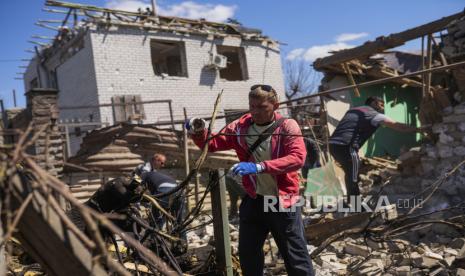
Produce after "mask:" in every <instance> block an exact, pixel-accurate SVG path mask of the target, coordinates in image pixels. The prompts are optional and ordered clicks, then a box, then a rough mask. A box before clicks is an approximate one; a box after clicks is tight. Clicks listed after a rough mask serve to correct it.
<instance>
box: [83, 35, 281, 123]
mask: <svg viewBox="0 0 465 276" xmlns="http://www.w3.org/2000/svg"><path fill="white" fill-rule="evenodd" d="M91 38H92V48H93V53H94V62H95V71H96V76H97V87H98V97H99V102H101V103H110V102H111V97H112V96H115V95H124V94H135V95H141V96H142V100H143V101H147V100H156V99H158V100H162V99H163V100H164V99H172V100H173V109H174V116H175V119H182V118H183V109H182V108H183V107H186V109H187V113H188V116H193V115H203V116H209V115H210V114H211V112H212V110H213V105H214V101H215V99H216V96H217V94H218V92H220V91H221V89H224V93H223V98H222V102H221V107H220V110H221V111H223V110H224V109H244V108H247V107H248V98H247V93H248V91H249V87H250V86H251V85H253V84H256V83H267V84H271V85H272V86H273V87H275V88H276V89H277V91H278V92H279V94H280V97H281V99H284V84H283V77H282V71H281V59H280V53H279V51H277V50H272V49H267V48H266V47H263V46H262V45H261V43H259V42H247V41H242V42H241V41H240V40H239V39H226V40H224V41H223V40H219V39H216V40H215V41H214V42H212V41H208V40H206V37H204V36H194V35H190V36H188V37H186V36H180V35H174V34H167V33H161V32H160V33H156V32H147V31H143V30H138V29H135V28H123V27H121V28H119V29H118V28H116V27H113V28H112V29H111V30H110V31H108V32H107V31H105V30H101V31H99V30H94V31H92V34H91ZM150 39H163V40H174V41H183V42H184V43H185V51H186V59H187V71H188V77H187V78H184V77H167V78H162V77H161V76H156V75H155V74H154V72H153V68H152V62H151V56H150ZM212 43H214V44H222V43H224V44H223V45H230V46H237V45H238V43H240V45H241V46H242V47H244V49H245V54H246V62H247V66H248V74H249V79H248V80H246V81H225V80H221V79H219V75H218V74H215V72H214V71H212V70H208V69H205V68H204V66H205V65H206V64H207V63H208V61H209V57H210V56H209V55H210V54H209V52H210V51H215V48H214V45H212ZM144 109H145V112H146V117H147V118H146V120H144V123H154V122H157V121H166V120H169V111H168V107H167V105H166V104H149V105H145V108H144ZM101 115H102V120H103V121H109V122H110V123H112V122H113V114H112V110H111V108H102V110H101ZM222 124H224V121H220V122H218V124H217V126H218V127H221V125H222Z"/></svg>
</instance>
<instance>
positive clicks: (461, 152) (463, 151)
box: [454, 146, 465, 156]
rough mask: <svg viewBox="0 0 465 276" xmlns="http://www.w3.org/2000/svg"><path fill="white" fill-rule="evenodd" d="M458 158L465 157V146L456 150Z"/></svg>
mask: <svg viewBox="0 0 465 276" xmlns="http://www.w3.org/2000/svg"><path fill="white" fill-rule="evenodd" d="M454 154H455V155H456V156H465V146H458V147H456V148H455V149H454Z"/></svg>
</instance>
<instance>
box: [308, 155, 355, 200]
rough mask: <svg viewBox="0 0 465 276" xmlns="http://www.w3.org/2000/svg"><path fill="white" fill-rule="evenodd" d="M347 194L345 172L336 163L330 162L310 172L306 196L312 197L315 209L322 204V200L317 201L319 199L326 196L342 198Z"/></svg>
mask: <svg viewBox="0 0 465 276" xmlns="http://www.w3.org/2000/svg"><path fill="white" fill-rule="evenodd" d="M345 194H346V189H345V185H344V171H342V169H341V168H340V167H338V166H337V165H336V163H335V162H334V161H332V160H330V161H329V162H327V163H326V164H325V165H323V166H322V167H319V168H314V169H311V170H309V171H308V175H307V186H306V188H305V195H310V196H311V197H312V205H313V206H314V207H318V206H320V205H321V204H322V201H321V200H318V201H317V200H316V199H317V198H318V197H319V198H320V199H322V198H323V197H325V196H326V197H329V196H333V197H335V198H341V197H342V196H343V195H345ZM317 203H318V204H317Z"/></svg>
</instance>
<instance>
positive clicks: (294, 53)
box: [286, 48, 305, 60]
mask: <svg viewBox="0 0 465 276" xmlns="http://www.w3.org/2000/svg"><path fill="white" fill-rule="evenodd" d="M304 52H305V49H304V48H298V49H294V50H292V51H290V52H289V54H287V56H286V59H288V60H294V59H299V58H301V57H302V54H303V53H304Z"/></svg>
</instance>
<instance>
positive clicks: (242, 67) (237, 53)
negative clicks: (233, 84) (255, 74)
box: [216, 45, 248, 81]
mask: <svg viewBox="0 0 465 276" xmlns="http://www.w3.org/2000/svg"><path fill="white" fill-rule="evenodd" d="M216 52H217V53H218V54H220V55H223V56H226V57H227V59H228V61H227V66H226V68H224V69H220V78H221V79H225V80H228V81H240V80H246V79H248V72H247V62H246V59H245V51H244V48H243V47H232V46H222V45H216Z"/></svg>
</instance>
